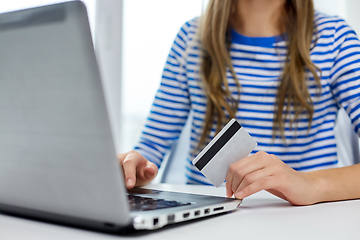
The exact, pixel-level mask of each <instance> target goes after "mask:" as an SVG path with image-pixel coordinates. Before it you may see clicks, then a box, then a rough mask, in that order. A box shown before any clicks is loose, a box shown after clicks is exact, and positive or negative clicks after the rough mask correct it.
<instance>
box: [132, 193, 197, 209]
mask: <svg viewBox="0 0 360 240" xmlns="http://www.w3.org/2000/svg"><path fill="white" fill-rule="evenodd" d="M128 198H129V203H130V209H131V211H149V210H155V209H164V208H170V207H180V206H186V205H191V203H182V202H178V201H170V200H165V199H161V198H149V197H142V196H138V195H133V194H128Z"/></svg>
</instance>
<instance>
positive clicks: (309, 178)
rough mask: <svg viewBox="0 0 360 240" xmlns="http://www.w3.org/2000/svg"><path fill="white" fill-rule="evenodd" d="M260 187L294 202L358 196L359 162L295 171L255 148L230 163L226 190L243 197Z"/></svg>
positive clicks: (298, 203) (303, 202)
mask: <svg viewBox="0 0 360 240" xmlns="http://www.w3.org/2000/svg"><path fill="white" fill-rule="evenodd" d="M260 190H267V191H268V192H270V193H272V194H274V195H276V196H278V197H280V198H283V199H285V200H287V201H289V202H290V203H291V204H293V205H310V204H314V203H318V202H326V201H338V200H346V199H356V198H360V164H358V165H353V166H349V167H343V168H334V169H327V170H319V171H313V172H298V171H295V170H293V169H292V168H290V167H289V166H288V165H286V164H285V163H284V162H282V161H281V160H280V159H279V158H277V157H276V156H274V155H270V154H267V153H266V152H262V151H260V152H258V153H256V154H254V155H251V156H249V157H246V158H243V159H241V160H240V161H238V162H236V163H234V164H233V165H231V166H230V169H229V172H228V175H227V178H226V193H227V196H228V197H230V196H232V195H233V194H234V195H235V197H236V198H240V199H243V198H245V197H247V196H249V195H251V194H254V193H256V192H258V191H260Z"/></svg>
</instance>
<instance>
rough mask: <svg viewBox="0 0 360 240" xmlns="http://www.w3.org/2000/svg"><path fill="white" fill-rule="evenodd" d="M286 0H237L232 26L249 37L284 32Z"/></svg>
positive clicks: (268, 35) (269, 35) (267, 35)
mask: <svg viewBox="0 0 360 240" xmlns="http://www.w3.org/2000/svg"><path fill="white" fill-rule="evenodd" d="M285 1H286V0H237V1H236V4H235V6H234V8H235V9H234V10H235V11H234V15H233V17H232V20H231V25H232V27H233V28H234V29H235V30H236V31H237V32H238V33H240V34H242V35H245V36H249V37H271V36H276V35H280V34H282V33H284V26H283V25H282V24H281V22H282V14H283V13H284V12H283V9H284V5H285Z"/></svg>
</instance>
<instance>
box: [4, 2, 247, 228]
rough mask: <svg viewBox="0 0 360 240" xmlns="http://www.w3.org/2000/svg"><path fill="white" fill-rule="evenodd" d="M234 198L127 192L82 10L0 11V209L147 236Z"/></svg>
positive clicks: (77, 5) (231, 205) (70, 5)
mask: <svg viewBox="0 0 360 240" xmlns="http://www.w3.org/2000/svg"><path fill="white" fill-rule="evenodd" d="M240 202H241V201H240V200H236V199H232V198H222V197H214V196H205V195H195V194H185V193H175V192H167V191H156V190H150V189H144V188H136V189H134V190H132V191H129V192H127V189H126V187H125V185H124V179H123V173H122V168H121V166H120V165H119V161H118V159H117V157H116V151H115V147H114V141H113V136H112V132H111V128H110V122H109V117H108V112H107V107H106V103H105V98H104V91H103V87H102V82H101V79H100V74H99V69H98V66H97V62H96V57H95V54H94V49H93V43H92V38H91V33H90V27H89V23H88V18H87V12H86V8H85V6H84V4H83V3H82V2H81V1H71V2H65V3H60V4H55V5H49V6H43V7H37V8H32V9H25V10H21V11H16V12H10V13H4V14H0V211H1V212H3V213H8V214H12V215H20V216H25V217H29V218H34V219H41V220H45V221H51V222H56V223H62V224H66V225H75V226H80V227H85V228H91V229H98V230H104V231H118V230H121V229H124V228H133V229H149V230H150V229H157V228H160V227H163V226H165V225H167V224H172V223H178V222H182V221H187V220H191V219H197V218H202V217H207V216H210V215H213V214H219V213H223V212H227V211H232V210H234V209H235V208H236V207H237V206H238V205H239V204H240Z"/></svg>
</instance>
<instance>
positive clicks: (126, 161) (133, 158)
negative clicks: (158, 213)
mask: <svg viewBox="0 0 360 240" xmlns="http://www.w3.org/2000/svg"><path fill="white" fill-rule="evenodd" d="M117 157H118V159H119V161H120V164H121V166H122V168H123V170H124V177H125V185H126V187H127V188H128V189H131V188H133V187H135V186H141V185H145V184H147V183H149V182H150V181H152V180H153V179H154V178H155V177H156V175H157V173H158V168H157V166H156V165H155V164H154V163H152V162H150V161H149V160H147V159H146V158H145V157H144V156H143V155H141V154H140V153H138V152H136V151H129V152H127V153H121V154H118V155H117Z"/></svg>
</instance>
